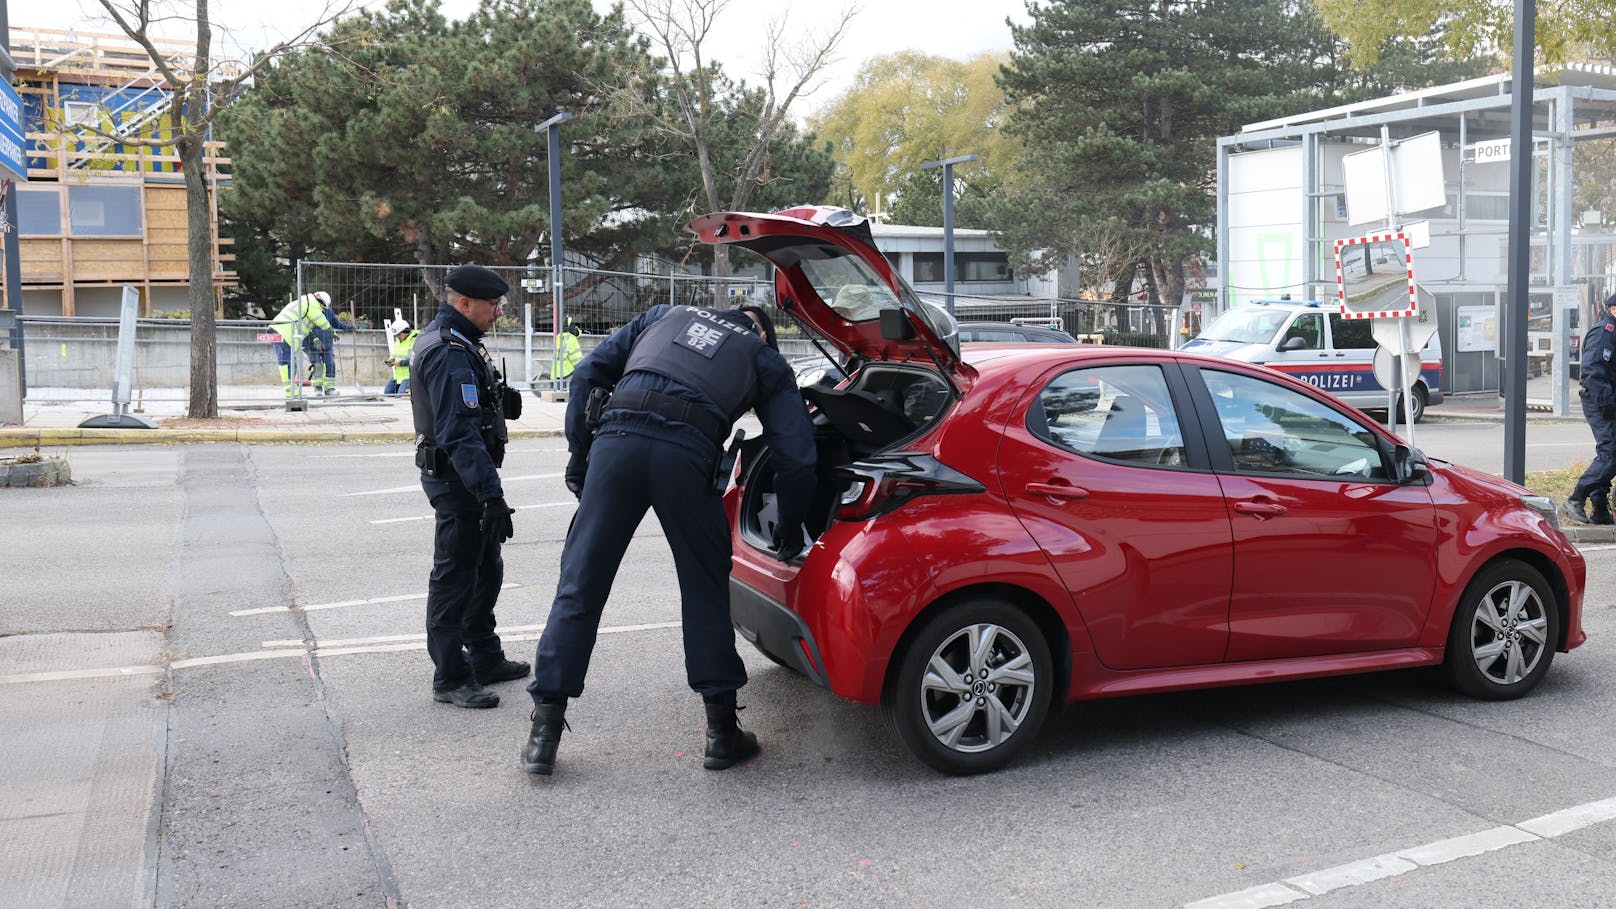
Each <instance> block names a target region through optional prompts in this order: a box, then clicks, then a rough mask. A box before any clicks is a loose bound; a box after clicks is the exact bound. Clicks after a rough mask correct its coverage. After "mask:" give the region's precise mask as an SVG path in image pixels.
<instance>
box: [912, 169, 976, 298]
mask: <svg viewBox="0 0 1616 909" xmlns="http://www.w3.org/2000/svg"><path fill="white" fill-rule="evenodd" d="M975 160H976V155H960V156H959V157H957V158H944V159H942V160H941V161H927V162H926V163H924V164H922V165H920V169H921V170H931V169H933V168H937V167H941V168H942V169H943V297H944V299H945V300H947V302H948V314H949V315H953V314H954V165H956V164H965V163H967V162H970V161H975Z"/></svg>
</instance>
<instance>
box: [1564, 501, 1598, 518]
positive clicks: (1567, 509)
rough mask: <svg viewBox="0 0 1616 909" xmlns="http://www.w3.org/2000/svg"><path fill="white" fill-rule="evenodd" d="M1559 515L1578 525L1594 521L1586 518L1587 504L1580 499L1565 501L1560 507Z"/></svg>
mask: <svg viewBox="0 0 1616 909" xmlns="http://www.w3.org/2000/svg"><path fill="white" fill-rule="evenodd" d="M1560 513H1561V514H1563V515H1565V516H1566V517H1568V518H1570V519H1571V520H1573V521H1575V522H1577V523H1578V524H1592V523H1593V522H1594V519H1593V518H1591V517H1589V516H1588V503H1587V502H1586V501H1584V500H1582V499H1566V500H1565V502H1564V503H1562V504H1561V505H1560Z"/></svg>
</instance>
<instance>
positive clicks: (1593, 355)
mask: <svg viewBox="0 0 1616 909" xmlns="http://www.w3.org/2000/svg"><path fill="white" fill-rule="evenodd" d="M1601 308H1602V309H1605V313H1606V315H1605V318H1603V319H1600V320H1599V321H1598V322H1596V323H1594V326H1593V327H1592V328H1590V329H1588V333H1587V334H1585V335H1583V336H1582V372H1581V373H1580V374H1579V376H1578V377H1579V379H1580V380H1581V382H1582V391H1583V394H1586V395H1587V396H1588V397H1589V398H1591V399H1593V401H1594V403H1595V404H1598V405H1599V406H1601V407H1610V406H1611V405H1612V404H1616V376H1613V375H1612V374H1611V372H1612V370H1613V369H1616V363H1613V362H1612V361H1611V354H1612V351H1613V350H1616V317H1613V316H1611V315H1610V310H1609V309H1608V308H1606V307H1601Z"/></svg>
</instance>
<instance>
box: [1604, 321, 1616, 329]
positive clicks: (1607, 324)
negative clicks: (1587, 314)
mask: <svg viewBox="0 0 1616 909" xmlns="http://www.w3.org/2000/svg"><path fill="white" fill-rule="evenodd" d="M1605 330H1606V331H1616V325H1612V324H1610V323H1609V322H1606V323H1605Z"/></svg>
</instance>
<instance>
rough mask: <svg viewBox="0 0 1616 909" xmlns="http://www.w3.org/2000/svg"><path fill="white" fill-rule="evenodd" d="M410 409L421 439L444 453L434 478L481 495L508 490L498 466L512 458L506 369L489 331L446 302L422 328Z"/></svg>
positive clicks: (491, 495) (426, 476) (479, 498)
mask: <svg viewBox="0 0 1616 909" xmlns="http://www.w3.org/2000/svg"><path fill="white" fill-rule="evenodd" d="M411 365H412V367H413V371H414V377H413V379H412V389H411V393H410V409H411V411H413V414H414V417H415V439H416V447H417V450H418V451H419V450H420V449H421V448H422V447H423V446H425V447H426V448H427V449H429V450H436V452H438V455H437V460H436V462H435V463H436V464H437V465H438V469H437V470H436V473H437V476H436V477H435V478H433V477H431V476H430V475H429V474H427V471H428V470H429V469H432V467H431V464H430V463H429V464H427V465H423V466H422V474H423V477H424V478H423V480H422V482H423V483H428V482H429V481H430V480H432V479H436V480H438V481H441V482H444V483H447V484H448V485H449V487H450V488H454V487H457V486H458V487H461V488H464V489H465V490H466V491H467V492H469V493H470V494H471V495H472V496H473V497H474V498H476V500H477V501H479V502H486V501H488V500H489V499H492V498H495V497H497V496H503V495H504V494H505V492H504V490H503V488H502V487H501V486H500V483H499V473H498V471H497V470H496V468H498V467H499V466H500V464H501V463H503V462H504V460H505V440H506V434H505V417H504V414H503V412H502V411H501V409H500V406H501V398H500V393H499V385H500V378H499V371H498V370H496V369H495V368H494V363H493V361H492V360H491V359H490V358H489V356H488V351H486V350H484V349H483V345H482V332H480V331H478V330H477V329H476V327H475V326H473V325H472V324H471V320H469V319H467V318H466V317H465V316H463V315H461V314H460V312H459V310H456V309H455V308H454V307H452V306H450V305H449V304H447V303H440V304H439V305H438V314H437V316H436V317H435V318H434V319H433V320H432V321H431V322H428V323H427V325H426V327H425V328H422V329H421V331H420V338H419V340H417V341H416V344H415V351H414V355H413V356H412V357H411Z"/></svg>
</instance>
